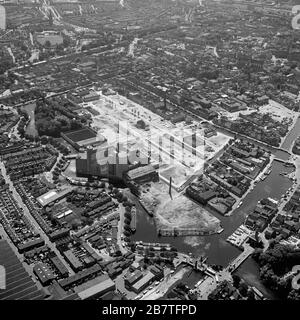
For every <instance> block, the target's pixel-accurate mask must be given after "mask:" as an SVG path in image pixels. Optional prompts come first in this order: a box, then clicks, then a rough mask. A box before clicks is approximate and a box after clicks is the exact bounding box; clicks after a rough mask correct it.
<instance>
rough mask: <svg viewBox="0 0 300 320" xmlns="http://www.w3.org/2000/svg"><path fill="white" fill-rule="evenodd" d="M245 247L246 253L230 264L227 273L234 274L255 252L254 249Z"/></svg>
mask: <svg viewBox="0 0 300 320" xmlns="http://www.w3.org/2000/svg"><path fill="white" fill-rule="evenodd" d="M243 247H244V251H243V252H242V253H241V254H240V255H239V256H237V257H236V258H235V259H234V260H233V261H231V262H230V263H229V264H228V266H227V268H226V270H227V271H229V272H231V273H232V272H233V271H235V270H236V269H238V268H239V266H240V265H241V264H242V263H243V262H244V261H245V260H246V259H247V258H248V257H250V256H251V254H252V253H253V252H254V249H253V248H252V247H251V246H249V245H246V244H245V245H244V246H243Z"/></svg>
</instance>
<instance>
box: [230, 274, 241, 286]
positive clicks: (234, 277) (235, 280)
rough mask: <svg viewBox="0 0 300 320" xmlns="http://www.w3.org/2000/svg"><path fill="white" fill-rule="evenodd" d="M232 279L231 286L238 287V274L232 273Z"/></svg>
mask: <svg viewBox="0 0 300 320" xmlns="http://www.w3.org/2000/svg"><path fill="white" fill-rule="evenodd" d="M232 280H233V286H234V287H235V288H238V287H239V285H240V282H241V278H240V277H239V276H238V275H236V274H234V275H232Z"/></svg>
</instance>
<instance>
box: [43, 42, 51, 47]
mask: <svg viewBox="0 0 300 320" xmlns="http://www.w3.org/2000/svg"><path fill="white" fill-rule="evenodd" d="M44 46H45V48H48V49H49V48H51V42H50V41H49V40H47V41H46V42H45V44H44Z"/></svg>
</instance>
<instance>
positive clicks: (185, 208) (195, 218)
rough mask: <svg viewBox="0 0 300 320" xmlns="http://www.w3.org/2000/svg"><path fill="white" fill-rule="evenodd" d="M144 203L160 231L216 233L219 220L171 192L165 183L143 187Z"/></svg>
mask: <svg viewBox="0 0 300 320" xmlns="http://www.w3.org/2000/svg"><path fill="white" fill-rule="evenodd" d="M144 188H145V192H144V193H143V194H142V199H143V200H144V202H145V203H146V204H147V205H149V206H150V207H152V208H153V209H154V214H155V219H156V224H157V227H158V228H162V229H170V230H171V229H174V228H177V229H189V228H191V229H197V230H200V231H203V232H216V231H218V230H219V228H220V220H219V219H217V218H216V217H214V216H213V215H212V214H210V213H209V212H208V211H206V210H205V209H204V208H202V207H201V206H199V205H198V204H196V203H194V202H193V201H191V200H189V199H188V198H186V197H185V196H184V195H181V194H178V193H177V192H175V191H174V190H172V198H171V197H170V195H169V186H168V185H167V184H165V183H162V182H158V183H151V184H150V183H149V184H147V186H144Z"/></svg>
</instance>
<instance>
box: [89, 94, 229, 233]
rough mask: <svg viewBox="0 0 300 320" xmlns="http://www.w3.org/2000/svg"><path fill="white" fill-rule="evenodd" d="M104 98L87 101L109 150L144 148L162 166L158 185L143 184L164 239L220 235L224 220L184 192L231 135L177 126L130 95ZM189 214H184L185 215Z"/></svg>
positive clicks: (145, 204)
mask: <svg viewBox="0 0 300 320" xmlns="http://www.w3.org/2000/svg"><path fill="white" fill-rule="evenodd" d="M96 93H97V95H99V96H100V98H99V100H96V101H93V102H89V103H85V104H84V105H83V106H84V107H86V108H92V109H94V110H95V111H96V112H97V114H96V115H93V117H92V119H93V122H92V128H93V129H94V130H95V131H96V132H97V134H98V136H99V139H101V140H103V137H104V138H105V141H106V142H105V144H106V145H107V146H115V145H116V144H118V146H119V148H120V147H121V148H123V149H124V150H123V151H124V152H129V151H131V150H139V151H140V157H144V156H147V157H149V158H150V159H151V160H150V161H151V163H152V165H154V166H155V168H157V171H158V174H159V181H158V182H148V183H145V184H141V185H140V189H141V195H140V197H139V198H140V202H141V204H142V206H143V207H144V208H145V209H146V211H147V212H148V213H149V215H150V216H154V219H155V224H156V230H157V232H158V234H160V235H162V236H186V235H189V236H192V235H194V236H196V235H197V236H198V235H209V234H214V233H217V232H219V231H220V230H221V226H220V221H219V219H217V218H216V217H214V216H213V215H212V214H211V213H209V212H208V211H207V210H206V209H205V208H203V207H201V206H199V205H198V204H197V203H195V202H193V201H192V200H190V199H188V198H187V197H186V196H184V195H183V191H184V190H185V188H186V187H187V186H189V185H190V183H191V182H192V181H193V180H195V178H197V177H198V176H199V175H201V173H202V171H203V167H204V163H205V161H207V160H208V159H210V158H212V157H213V156H214V155H215V154H216V153H218V152H219V151H220V150H222V148H223V147H224V146H225V145H226V143H227V142H228V141H229V139H230V138H229V137H228V136H226V135H224V134H222V133H219V132H216V133H214V134H213V135H211V136H210V137H205V125H202V124H199V123H195V122H193V121H192V122H189V123H188V124H187V123H186V122H184V121H182V122H178V123H176V124H174V123H172V122H171V121H167V120H165V119H163V118H162V117H160V116H159V115H157V114H154V113H153V112H151V111H149V110H147V109H145V108H144V107H142V106H140V105H139V104H137V103H134V102H132V101H130V100H128V99H126V98H125V97H122V96H119V95H117V94H114V95H104V94H102V92H96ZM183 213H184V214H183Z"/></svg>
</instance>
